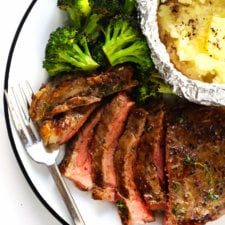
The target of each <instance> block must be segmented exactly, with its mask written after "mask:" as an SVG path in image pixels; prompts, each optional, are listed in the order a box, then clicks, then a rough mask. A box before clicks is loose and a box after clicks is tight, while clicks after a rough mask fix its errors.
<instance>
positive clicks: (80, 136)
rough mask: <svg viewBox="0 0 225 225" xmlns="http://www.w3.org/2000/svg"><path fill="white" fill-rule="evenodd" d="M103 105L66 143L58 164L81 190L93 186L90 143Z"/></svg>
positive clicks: (63, 172)
mask: <svg viewBox="0 0 225 225" xmlns="http://www.w3.org/2000/svg"><path fill="white" fill-rule="evenodd" d="M102 112H103V107H101V108H97V110H96V111H95V112H94V113H93V114H92V115H91V116H90V117H89V118H88V121H87V122H86V123H85V125H84V126H83V127H82V128H81V130H80V131H79V132H78V133H77V135H74V137H73V138H72V139H71V140H70V141H69V142H68V143H67V146H66V155H65V158H64V159H63V161H62V163H61V164H60V167H59V168H60V171H61V173H62V174H63V175H64V176H65V177H67V178H68V179H70V180H72V181H73V182H74V183H75V185H76V186H77V187H78V188H80V189H81V190H84V191H87V190H91V189H92V187H93V175H92V160H91V153H90V150H91V144H92V140H93V136H94V128H95V126H96V125H97V123H98V122H99V120H100V118H101V115H102Z"/></svg>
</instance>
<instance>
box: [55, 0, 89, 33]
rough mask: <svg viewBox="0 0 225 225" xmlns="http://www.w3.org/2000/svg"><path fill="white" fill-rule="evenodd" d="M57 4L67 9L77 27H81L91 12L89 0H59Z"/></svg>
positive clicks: (71, 20)
mask: <svg viewBox="0 0 225 225" xmlns="http://www.w3.org/2000/svg"><path fill="white" fill-rule="evenodd" d="M57 6H58V7H59V8H60V9H62V10H64V11H66V12H67V13H68V15H69V19H70V22H71V23H72V25H73V27H74V28H75V29H80V28H81V27H82V25H83V23H84V21H85V19H86V17H87V16H88V15H89V14H90V12H91V7H90V5H89V0H58V2H57Z"/></svg>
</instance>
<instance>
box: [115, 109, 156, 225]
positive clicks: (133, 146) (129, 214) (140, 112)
mask: <svg viewBox="0 0 225 225" xmlns="http://www.w3.org/2000/svg"><path fill="white" fill-rule="evenodd" d="M146 116H147V112H146V111H145V110H144V109H141V108H135V109H133V110H132V112H131V114H130V115H129V117H128V121H127V125H126V127H125V130H124V132H123V134H122V136H121V137H120V139H119V142H118V146H117V149H116V153H115V158H114V166H115V171H116V178H117V196H118V197H117V198H118V199H117V206H118V211H119V214H120V217H121V220H122V224H124V225H126V224H130V225H131V224H144V223H145V222H150V221H153V220H154V217H153V215H152V213H151V212H150V211H149V210H148V209H147V207H146V205H145V203H144V202H143V200H142V198H141V196H140V193H139V192H138V190H137V186H136V184H135V182H134V171H133V170H135V168H134V164H135V159H136V154H137V151H138V150H137V146H138V143H139V140H140V136H141V135H142V133H143V131H144V126H145V121H146Z"/></svg>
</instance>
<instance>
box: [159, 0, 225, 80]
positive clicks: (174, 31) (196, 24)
mask: <svg viewBox="0 0 225 225" xmlns="http://www.w3.org/2000/svg"><path fill="white" fill-rule="evenodd" d="M158 24H159V34H160V39H161V41H162V42H163V43H164V44H165V46H166V48H167V51H168V53H169V55H170V58H171V61H172V63H173V64H174V65H175V67H176V68H177V69H178V70H180V71H181V72H182V73H183V74H184V75H186V76H188V77H190V78H191V79H195V80H201V81H204V82H209V83H225V1H224V0H167V1H163V3H161V4H160V5H159V10H158Z"/></svg>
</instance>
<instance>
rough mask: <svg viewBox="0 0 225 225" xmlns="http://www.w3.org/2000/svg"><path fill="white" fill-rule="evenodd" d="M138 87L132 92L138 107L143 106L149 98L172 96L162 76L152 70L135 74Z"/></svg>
mask: <svg viewBox="0 0 225 225" xmlns="http://www.w3.org/2000/svg"><path fill="white" fill-rule="evenodd" d="M137 73H138V74H137V76H138V80H139V85H138V86H137V87H136V89H135V90H134V92H133V97H134V99H135V100H136V102H137V103H138V104H140V105H144V104H145V102H146V100H148V99H149V98H157V97H158V96H160V94H173V92H172V90H171V89H170V88H169V86H168V85H167V84H166V83H165V82H164V80H163V78H162V76H161V75H160V74H159V72H158V71H157V70H155V69H154V68H153V69H152V70H151V71H148V72H145V73H144V72H141V71H138V72H137Z"/></svg>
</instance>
